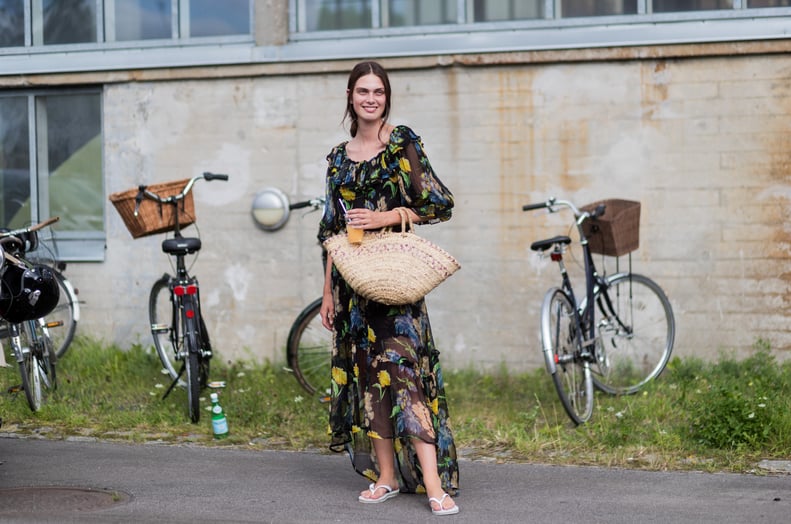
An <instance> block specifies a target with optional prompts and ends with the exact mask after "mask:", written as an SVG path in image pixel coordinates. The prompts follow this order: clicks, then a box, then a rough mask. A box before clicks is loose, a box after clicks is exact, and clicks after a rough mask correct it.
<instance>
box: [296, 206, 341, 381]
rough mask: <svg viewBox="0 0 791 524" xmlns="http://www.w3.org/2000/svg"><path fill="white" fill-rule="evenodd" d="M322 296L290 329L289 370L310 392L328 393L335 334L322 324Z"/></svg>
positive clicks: (313, 302)
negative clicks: (333, 336)
mask: <svg viewBox="0 0 791 524" xmlns="http://www.w3.org/2000/svg"><path fill="white" fill-rule="evenodd" d="M323 206H324V198H323V197H320V198H313V199H310V200H305V201H302V202H295V203H293V204H290V205H289V209H301V208H306V207H312V208H313V211H317V210H318V209H319V208H321V207H323ZM320 310H321V297H319V298H317V299H316V300H314V301H312V302H311V303H310V304H308V305H307V307H305V309H303V310H302V311H301V312H300V313H299V315H297V317H296V319H295V320H294V322H293V324H292V325H291V329H290V330H289V332H288V341H287V343H286V361H287V362H288V367H287V368H286V369H287V371H290V372H291V373H293V374H294V378H296V379H297V382H299V384H300V385H301V386H302V387H303V388H304V389H305V391H307V392H308V393H309V394H311V395H314V394H317V393H318V394H319V395H320V396H321V397H324V396H325V395H326V389H327V387H328V386H329V380H330V357H331V355H332V333H331V332H330V331H328V330H327V329H325V328H324V326H323V325H322V324H321V315H320V314H319V311H320Z"/></svg>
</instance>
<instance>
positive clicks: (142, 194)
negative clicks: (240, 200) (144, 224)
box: [134, 171, 229, 216]
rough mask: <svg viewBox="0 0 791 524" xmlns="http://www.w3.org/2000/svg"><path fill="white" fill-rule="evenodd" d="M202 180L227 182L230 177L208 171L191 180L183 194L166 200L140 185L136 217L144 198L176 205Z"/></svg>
mask: <svg viewBox="0 0 791 524" xmlns="http://www.w3.org/2000/svg"><path fill="white" fill-rule="evenodd" d="M201 178H202V179H204V180H206V181H208V182H210V181H212V180H222V181H227V180H228V178H229V177H228V175H224V174H220V173H209V172H208V171H206V172H204V173H203V174H201V175H198V176H194V177H192V178H190V180H189V182H187V185H186V186H184V189H182V190H181V193H179V194H177V195H172V196H169V197H165V198H162V197H161V196H159V195H157V194H156V193H152V192H151V191H149V190H148V186H147V185H145V184H140V185H139V186H137V189H138V192H137V196H136V197H135V213H134V214H135V216H137V215H138V212H139V211H140V204H141V202H143V199H144V198H148V199H151V200H153V201H155V202H159V203H160V204H174V203H176V202H178V201H179V200H182V199H183V198H184V197H185V196H186V195H187V193H189V192H190V191H191V190H192V186H193V185H194V184H195V182H197V181H198V180H200V179H201Z"/></svg>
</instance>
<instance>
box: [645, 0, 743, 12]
mask: <svg viewBox="0 0 791 524" xmlns="http://www.w3.org/2000/svg"><path fill="white" fill-rule="evenodd" d="M653 8H654V13H672V12H675V11H711V10H714V9H733V0H653Z"/></svg>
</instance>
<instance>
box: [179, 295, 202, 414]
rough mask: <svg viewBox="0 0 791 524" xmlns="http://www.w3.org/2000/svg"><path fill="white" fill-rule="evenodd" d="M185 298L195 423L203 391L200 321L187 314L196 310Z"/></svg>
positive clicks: (186, 347) (189, 391) (186, 345)
mask: <svg viewBox="0 0 791 524" xmlns="http://www.w3.org/2000/svg"><path fill="white" fill-rule="evenodd" d="M188 301H189V299H188V300H185V301H184V302H185V305H184V308H185V311H183V312H182V315H183V316H184V319H183V322H184V323H183V326H184V351H185V355H186V367H187V369H186V371H187V406H188V408H189V417H190V420H191V421H192V422H193V423H197V422H198V421H199V420H200V391H201V380H200V379H201V360H202V359H201V353H200V344H199V342H198V340H199V338H200V335H199V333H198V330H197V326H198V323H197V322H196V321H195V317H189V316H187V311H188V310H189V311H195V310H194V309H192V306H190V305H189V304H187V302H188Z"/></svg>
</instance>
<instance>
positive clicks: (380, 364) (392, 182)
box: [318, 126, 459, 495]
mask: <svg viewBox="0 0 791 524" xmlns="http://www.w3.org/2000/svg"><path fill="white" fill-rule="evenodd" d="M327 160H328V162H329V167H328V169H327V194H326V198H327V200H326V205H325V210H324V216H323V217H322V219H321V223H320V225H319V235H318V236H319V240H320V241H322V242H323V241H324V240H326V239H327V238H329V237H330V236H332V235H336V234H342V233H344V232H345V227H346V225H345V222H344V215H343V209H342V208H341V205H340V200H343V202H344V204H345V205H346V206H347V207H348V208H352V207H366V208H368V209H372V210H378V211H387V210H391V209H394V208H396V207H408V208H410V209H412V210H413V211H415V213H417V215H418V216H420V217H421V218H422V219H423V222H424V223H425V222H428V223H434V222H442V221H446V220H448V219H450V217H451V210H452V208H453V195H452V194H451V192H450V191H449V190H448V189H447V188H446V187H445V186H444V185H443V183H442V182H441V181H440V180H439V179H438V178H437V176H436V175H435V174H434V171H433V170H432V168H431V165H430V164H429V161H428V158H427V157H426V155H425V153H424V151H423V145H422V143H421V141H420V138H419V137H418V136H417V135H416V134H415V133H414V132H413V131H412V130H411V129H410V128H408V127H406V126H397V127H396V128H394V129H393V131H392V133H391V134H390V138H389V141H388V144H387V146H386V147H385V149H384V150H383V151H381V152H380V153H379V154H378V155H376V156H375V157H374V158H372V159H370V160H368V161H363V162H355V161H352V160H350V159H349V157H348V156H347V154H346V142H344V143H342V144H340V145H338V146H337V147H335V148H333V150H332V151H331V152H330V154H329V155H328V157H327ZM332 288H333V298H334V302H335V320H334V330H335V337H334V347H333V352H332V395H331V396H332V401H331V405H330V431H331V435H332V437H331V444H330V449H332V450H334V451H343V450H346V451H348V452H349V454H350V457H351V460H352V464H353V466H354V468H355V470H356V471H357V472H359V473H360V474H362V475H364V476H366V477H368V478H369V479H371V480H373V481H375V480H376V478H377V477H378V468H377V463H376V456H375V453H374V448H373V446H372V445H371V439H373V438H390V439H394V448H395V452H396V466H397V470H398V473H399V474H400V477H401V479H400V488H401V491H404V492H409V493H416V492H424V491H425V488H424V486H423V480H422V475H421V472H420V467H419V462H418V460H417V455H416V453H415V449H414V446H413V445H412V441H413V440H412V439H415V438H419V439H421V440H423V441H426V442H430V443H433V444H435V445H436V448H437V465H438V470H439V476H440V480H441V481H442V487H443V489H444V490H445V491H447V492H448V493H450V494H451V495H455V494H456V493H457V491H458V481H459V470H458V463H457V461H456V447H455V445H454V443H453V435H452V433H451V428H450V422H449V420H448V408H447V402H446V399H445V389H444V385H443V379H442V371H441V368H440V365H439V351H437V349H436V348H435V347H434V339H433V337H432V335H431V326H430V325H429V319H428V313H427V311H426V304H425V301H424V300H420V301H418V302H416V303H414V304H408V305H404V306H386V305H384V304H380V303H377V302H374V301H370V300H366V299H365V298H363V297H361V296H359V295H357V294H356V293H355V292H354V291H353V290H352V289H351V288H350V287H349V286H348V284H346V282H345V281H344V280H343V278H342V277H341V276H340V274H339V273H338V272H337V269H335V268H334V267H333V268H332Z"/></svg>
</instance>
